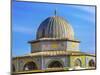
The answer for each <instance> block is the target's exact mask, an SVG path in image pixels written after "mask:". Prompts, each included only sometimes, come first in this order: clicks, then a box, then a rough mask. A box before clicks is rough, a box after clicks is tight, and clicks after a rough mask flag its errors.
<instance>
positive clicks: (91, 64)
mask: <svg viewBox="0 0 100 75" xmlns="http://www.w3.org/2000/svg"><path fill="white" fill-rule="evenodd" d="M88 64H89V67H95V62H94V60H92V59H91V60H90V61H89V63H88Z"/></svg>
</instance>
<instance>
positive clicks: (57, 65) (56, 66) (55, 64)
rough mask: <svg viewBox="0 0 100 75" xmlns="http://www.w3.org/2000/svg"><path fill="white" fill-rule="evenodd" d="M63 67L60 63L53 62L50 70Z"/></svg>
mask: <svg viewBox="0 0 100 75" xmlns="http://www.w3.org/2000/svg"><path fill="white" fill-rule="evenodd" d="M62 67H63V65H62V63H61V62H60V61H52V62H51V63H50V64H49V65H48V68H62Z"/></svg>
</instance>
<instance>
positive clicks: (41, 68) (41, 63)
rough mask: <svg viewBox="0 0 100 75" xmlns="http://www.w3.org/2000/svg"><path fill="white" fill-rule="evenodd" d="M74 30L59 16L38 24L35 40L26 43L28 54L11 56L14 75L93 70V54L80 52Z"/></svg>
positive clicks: (48, 18)
mask: <svg viewBox="0 0 100 75" xmlns="http://www.w3.org/2000/svg"><path fill="white" fill-rule="evenodd" d="M74 35H75V34H74V29H73V27H72V26H71V25H70V23H69V22H68V21H67V20H65V19H64V18H63V17H61V16H56V15H54V16H50V17H47V18H46V19H45V20H44V21H43V22H41V24H40V26H39V28H38V29H37V34H36V40H32V41H28V43H29V44H30V45H31V53H30V54H26V55H23V56H18V57H13V60H12V72H13V73H16V74H17V73H34V72H47V71H63V70H77V69H95V55H93V54H88V53H84V52H81V51H80V49H79V45H80V41H79V40H76V38H75V37H74Z"/></svg>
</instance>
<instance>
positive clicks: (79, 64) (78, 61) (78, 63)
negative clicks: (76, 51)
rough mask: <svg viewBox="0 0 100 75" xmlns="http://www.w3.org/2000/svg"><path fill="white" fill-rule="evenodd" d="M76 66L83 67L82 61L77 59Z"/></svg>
mask: <svg viewBox="0 0 100 75" xmlns="http://www.w3.org/2000/svg"><path fill="white" fill-rule="evenodd" d="M74 66H75V67H81V66H82V62H81V60H80V59H76V60H75V61H74Z"/></svg>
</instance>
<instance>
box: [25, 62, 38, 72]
mask: <svg viewBox="0 0 100 75" xmlns="http://www.w3.org/2000/svg"><path fill="white" fill-rule="evenodd" d="M37 69H38V68H37V65H36V64H35V63H34V62H28V63H26V64H25V66H24V70H25V71H27V70H37Z"/></svg>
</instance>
